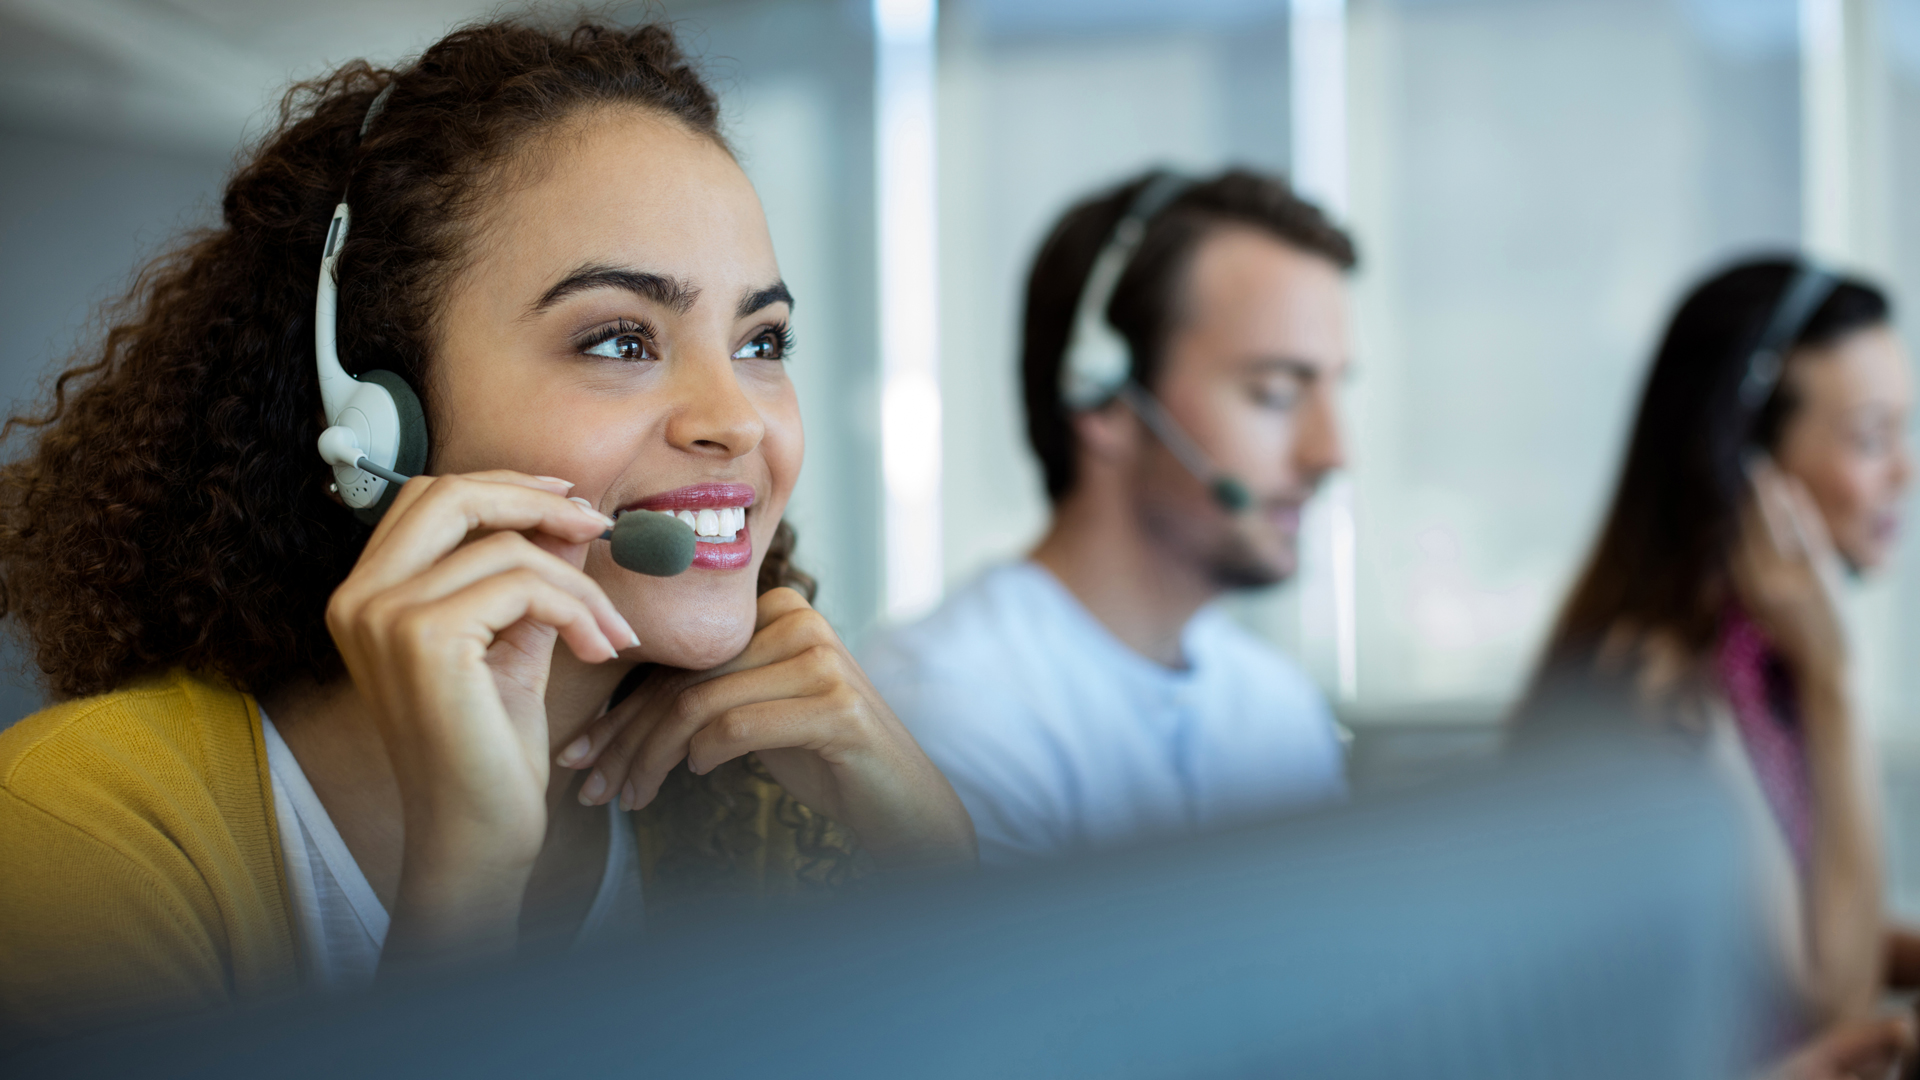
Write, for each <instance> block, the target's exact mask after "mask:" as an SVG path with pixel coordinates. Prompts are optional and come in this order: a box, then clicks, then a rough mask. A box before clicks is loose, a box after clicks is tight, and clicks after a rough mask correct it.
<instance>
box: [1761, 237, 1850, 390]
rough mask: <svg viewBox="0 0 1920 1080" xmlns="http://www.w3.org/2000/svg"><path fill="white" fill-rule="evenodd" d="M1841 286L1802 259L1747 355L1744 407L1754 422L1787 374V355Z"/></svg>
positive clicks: (1837, 279) (1822, 269)
mask: <svg viewBox="0 0 1920 1080" xmlns="http://www.w3.org/2000/svg"><path fill="white" fill-rule="evenodd" d="M1839 287H1840V276H1839V275H1838V274H1835V273H1834V272H1833V271H1831V270H1828V269H1827V268H1826V267H1824V266H1821V265H1820V264H1819V263H1817V262H1813V261H1811V260H1808V259H1801V260H1799V263H1798V265H1797V266H1796V267H1795V268H1794V272H1793V277H1792V278H1790V279H1789V280H1788V281H1787V287H1786V288H1785V289H1784V290H1782V291H1781V293H1780V299H1779V300H1777V301H1775V302H1774V305H1773V312H1772V313H1771V314H1769V315H1768V316H1767V323H1766V326H1765V328H1764V329H1762V330H1761V331H1760V337H1759V340H1757V341H1755V342H1754V345H1753V351H1752V352H1750V353H1748V354H1747V363H1746V371H1745V373H1744V374H1743V375H1742V376H1741V377H1740V407H1741V409H1742V410H1744V411H1745V413H1746V415H1747V419H1748V421H1749V422H1751V421H1752V420H1753V419H1754V418H1756V417H1758V416H1759V414H1760V410H1761V408H1763V407H1764V406H1765V405H1766V403H1767V399H1768V398H1770V397H1772V396H1773V391H1774V388H1775V387H1777V386H1779V385H1780V376H1781V375H1782V374H1783V373H1784V372H1785V371H1786V367H1787V354H1788V353H1791V352H1792V351H1793V345H1794V342H1796V341H1798V340H1800V335H1801V334H1803V333H1805V332H1806V329H1807V323H1808V322H1810V321H1811V320H1812V319H1813V315H1814V312H1816V311H1819V310H1820V305H1822V304H1824V303H1826V302H1827V300H1828V298H1829V297H1831V296H1832V295H1833V293H1834V290H1836V289H1838V288H1839Z"/></svg>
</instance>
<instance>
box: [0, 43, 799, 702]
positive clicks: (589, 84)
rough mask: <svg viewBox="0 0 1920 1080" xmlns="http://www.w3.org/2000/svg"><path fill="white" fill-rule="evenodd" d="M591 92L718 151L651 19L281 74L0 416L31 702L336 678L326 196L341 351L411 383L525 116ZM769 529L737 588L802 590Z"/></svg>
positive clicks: (341, 522) (680, 59)
mask: <svg viewBox="0 0 1920 1080" xmlns="http://www.w3.org/2000/svg"><path fill="white" fill-rule="evenodd" d="M388 88H391V90H392V93H391V94H390V95H389V98H388V101H387V103H386V106H385V108H384V110H383V111H382V112H381V113H380V115H379V118H378V120H377V122H376V123H374V124H373V125H372V127H371V129H370V130H369V131H368V132H367V134H366V136H365V137H364V138H362V137H361V133H360V129H361V125H362V121H363V119H364V118H365V117H366V115H367V111H368V107H369V105H370V104H371V103H372V101H373V99H374V97H375V96H376V95H378V94H379V93H381V91H382V90H385V89H388ZM610 106H625V107H640V108H645V109H649V110H653V111H655V112H657V113H660V114H663V115H665V116H669V117H672V118H673V119H675V120H677V121H678V122H679V123H681V124H683V125H685V126H686V127H687V128H688V129H689V130H692V131H694V132H697V133H699V134H702V135H705V136H707V137H709V138H711V139H713V140H714V141H715V142H716V143H719V144H720V145H722V146H725V145H726V144H725V141H724V139H723V138H722V136H721V134H720V130H719V106H718V103H717V100H716V99H715V97H714V94H713V92H712V91H711V90H710V89H709V88H708V87H707V85H706V84H705V82H704V81H703V80H702V78H701V76H700V74H699V72H698V71H696V70H695V68H694V66H693V64H692V63H691V62H690V61H689V59H688V58H687V56H686V55H685V54H684V53H683V52H682V50H681V48H680V46H679V45H678V44H677V42H676V41H675V40H674V35H673V32H672V30H670V29H669V28H667V27H665V26H662V25H659V24H648V25H642V26H638V27H633V28H622V27H612V26H606V25H600V24H597V23H594V22H580V23H578V24H575V25H568V26H565V27H560V28H555V27H549V26H543V25H540V24H539V23H537V22H534V21H531V20H528V19H525V18H520V19H505V20H498V21H491V22H487V23H482V24H476V25H471V26H467V27H464V28H462V29H459V30H456V31H454V32H453V33H452V34H449V35H448V36H447V37H446V38H444V39H443V40H441V41H440V42H439V43H438V44H435V45H434V46H432V47H431V48H429V49H428V50H427V51H426V52H425V53H423V54H422V55H421V56H420V57H419V59H418V60H416V61H415V62H414V63H412V64H410V65H408V66H405V67H402V68H398V69H381V68H375V67H373V66H371V65H369V64H367V63H365V62H364V61H360V62H355V63H351V64H348V65H346V66H345V67H342V68H340V69H339V70H337V71H335V72H334V73H333V74H331V75H328V76H326V77H325V78H321V79H316V80H313V81H311V82H305V83H300V84H298V85H295V86H294V87H293V88H292V89H290V90H289V91H288V92H287V94H286V96H285V97H284V98H283V99H282V102H281V107H280V120H279V124H278V125H277V127H276V128H275V130H274V131H272V132H271V133H270V134H268V135H266V136H265V137H264V138H263V139H262V140H261V141H260V142H259V143H258V144H257V146H256V147H255V148H254V149H253V150H252V152H251V153H250V154H249V155H248V156H247V157H246V158H245V160H244V163H243V164H242V165H241V166H240V167H239V169H238V170H237V171H236V173H235V174H234V176H233V178H232V180H231V181H230V182H229V183H228V184H227V188H226V192H225V195H224V197H223V199H222V201H221V222H220V224H219V225H218V226H217V227H215V228H212V229H207V230H203V231H201V232H199V233H196V234H194V235H191V236H189V237H188V238H186V239H185V241H184V242H183V244H182V245H181V246H180V247H179V248H177V249H176V250H174V251H173V252H172V253H171V254H168V255H166V256H164V257H162V258H160V259H158V260H156V261H155V262H154V263H152V264H151V265H150V266H148V267H147V268H146V269H145V270H144V271H143V272H142V273H141V274H140V276H139V277H138V279H137V280H136V282H135V284H134V285H133V287H132V289H131V290H130V291H129V292H128V294H127V295H126V296H125V297H124V298H123V299H122V300H121V301H120V302H119V304H118V305H117V306H116V307H115V308H114V309H112V311H111V313H110V317H109V323H110V329H109V330H108V331H107V333H106V335H105V340H104V341H102V342H99V343H98V344H97V345H94V346H89V347H88V348H86V349H85V350H83V351H82V352H81V353H80V354H79V355H77V356H76V357H75V358H74V360H73V362H72V363H71V365H70V366H69V367H68V368H67V369H66V370H65V371H64V372H63V373H62V374H61V375H60V376H59V377H58V379H57V380H56V381H55V382H54V384H53V387H52V393H51V401H50V402H49V403H48V404H47V405H46V407H45V408H44V410H43V411H41V412H39V413H37V414H33V415H25V416H15V417H13V418H12V419H11V420H9V421H8V423H7V425H6V428H5V429H4V430H3V431H0V440H4V439H5V438H7V437H9V436H12V435H13V434H14V433H15V431H16V429H18V430H21V431H24V432H26V433H28V434H29V435H30V436H31V440H32V445H31V446H30V447H29V448H27V450H26V451H25V452H24V453H23V454H22V455H21V456H19V457H18V458H16V459H15V460H14V461H13V462H11V463H10V464H8V465H7V466H5V468H4V469H0V615H10V616H12V617H13V619H14V628H15V630H16V632H19V631H21V630H24V632H25V634H26V635H27V637H28V638H29V639H30V641H31V648H32V653H31V654H32V657H33V659H34V661H35V662H36V663H37V664H38V666H39V668H40V670H41V672H42V673H43V674H44V679H45V683H46V685H47V688H48V689H49V690H50V691H51V692H52V693H53V694H55V695H56V696H61V697H74V696H81V695H87V694H96V693H103V692H106V691H108V690H111V689H114V688H115V687H118V686H120V685H123V684H124V683H126V682H128V681H130V680H132V679H135V678H138V677H140V676H142V675H146V674H149V673H152V672H156V671H160V670H165V669H168V668H173V667H185V668H188V669H191V670H195V671H200V672H205V673H210V674H216V675H219V676H222V677H225V678H226V679H228V680H230V681H232V682H233V683H234V684H235V685H237V686H239V687H240V688H242V689H245V690H249V691H251V692H253V693H255V694H264V693H269V692H271V691H272V690H273V689H274V688H275V687H277V686H279V685H281V684H283V683H284V682H286V681H287V680H290V679H295V678H301V677H306V678H312V679H315V680H322V681H324V680H327V679H330V678H333V677H335V676H337V675H338V674H339V673H340V672H341V670H342V669H341V661H340V657H339V654H338V652H337V651H336V650H335V648H334V643H333V639H332V638H331V637H330V636H329V635H328V633H327V629H326V624H325V618H324V613H325V609H326V604H327V599H328V597H329V596H330V595H331V594H332V593H333V591H334V589H335V588H336V587H337V586H338V585H339V584H340V582H341V581H342V580H343V579H344V578H345V577H346V576H347V572H348V571H349V570H350V569H351V568H352V566H353V564H354V561H355V560H356V559H357V558H358V557H359V555H360V551H361V548H362V546H363V545H364V544H365V542H366V539H367V537H368V535H369V533H370V529H369V528H368V527H367V526H365V525H363V524H361V523H360V522H359V521H357V520H355V518H354V516H353V515H352V514H351V513H349V512H348V511H346V510H345V509H343V508H342V507H341V505H340V504H339V503H338V502H337V501H336V500H335V499H334V497H333V496H332V495H331V494H330V493H329V489H328V483H329V480H330V478H331V474H330V471H329V469H328V467H327V466H326V465H325V464H324V463H323V462H322V461H321V460H320V458H319V456H318V455H317V454H316V453H315V452H314V443H315V440H316V439H317V438H318V437H319V434H320V430H321V428H322V426H323V424H324V421H323V415H322V408H321V403H320V394H319V386H318V383H317V380H316V378H315V374H314V370H315V369H314V353H313V323H312V318H313V305H314V291H315V278H316V268H317V267H318V266H319V263H320V248H321V244H322V242H323V240H324V238H325V233H326V231H327V226H328V222H329V220H330V217H331V213H332V210H333V207H334V204H335V203H338V202H340V201H341V200H342V193H343V192H344V193H345V197H346V201H348V202H350V203H351V205H352V206H353V207H354V221H353V232H352V234H351V237H350V238H349V239H348V240H347V242H346V244H345V246H344V248H343V250H342V252H341V255H340V259H339V278H340V311H341V316H340V321H339V341H340V351H341V356H342V358H343V361H344V362H345V363H346V366H347V368H348V370H349V371H352V372H353V373H355V374H359V373H362V372H365V371H367V370H369V369H374V368H384V369H386V370H389V371H394V372H397V373H399V374H401V375H402V376H404V377H405V378H406V379H407V381H408V382H409V383H410V384H411V385H413V386H415V387H421V388H424V387H426V386H427V385H428V381H427V380H426V379H425V375H426V370H425V369H426V366H427V362H428V356H429V354H430V352H431V345H432V343H433V340H434V329H433V323H434V318H435V314H436V312H437V311H438V310H439V303H438V300H439V297H440V295H441V293H442V292H443V290H444V286H445V283H446V281H447V279H448V278H449V276H450V275H452V274H453V273H455V272H456V271H457V270H458V269H459V268H460V266H461V260H462V258H463V248H464V245H465V243H466V239H467V236H468V235H469V233H470V232H471V229H470V223H471V221H472V219H473V217H474V215H475V213H476V211H477V210H478V208H479V207H480V206H481V204H482V203H483V202H484V200H485V199H486V198H488V197H489V195H490V194H491V193H492V192H493V190H494V189H495V187H496V186H497V185H498V183H499V182H500V180H501V177H502V174H503V172H504V171H505V170H504V167H505V166H506V165H507V164H508V163H509V162H510V161H512V160H513V158H514V155H515V153H516V151H518V150H520V149H522V148H524V147H526V146H527V145H528V144H529V143H530V142H531V141H532V140H533V139H534V138H535V137H536V136H537V135H538V134H540V133H541V132H542V131H549V130H551V129H552V128H553V126H554V125H555V124H557V123H559V122H561V121H563V120H565V119H567V118H569V117H572V116H575V115H577V114H579V113H580V112H581V111H582V110H585V109H591V108H598V107H610ZM427 404H428V423H429V429H431V423H432V410H431V402H430V401H429V402H428V403H427ZM793 545H794V537H793V533H792V530H791V529H790V528H788V527H787V526H786V525H785V524H784V523H782V525H781V526H780V528H779V530H778V531H777V533H776V535H775V537H774V540H773V542H772V545H771V550H770V551H769V552H768V555H767V557H766V560H765V563H764V564H763V566H762V569H761V575H760V585H761V589H762V591H765V590H766V589H768V588H771V587H774V586H776V585H794V586H796V587H799V588H800V589H801V590H802V591H803V592H804V593H806V594H807V595H808V596H809V597H811V596H812V593H813V587H812V582H811V581H810V580H809V579H807V578H806V577H805V575H802V574H799V573H798V572H797V571H795V570H794V569H793V567H792V565H791V562H790V558H791V554H792V550H793Z"/></svg>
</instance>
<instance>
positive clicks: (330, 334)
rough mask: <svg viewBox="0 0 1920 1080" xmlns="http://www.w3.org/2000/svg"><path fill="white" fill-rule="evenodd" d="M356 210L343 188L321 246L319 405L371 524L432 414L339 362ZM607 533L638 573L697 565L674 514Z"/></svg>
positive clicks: (688, 532)
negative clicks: (343, 271)
mask: <svg viewBox="0 0 1920 1080" xmlns="http://www.w3.org/2000/svg"><path fill="white" fill-rule="evenodd" d="M392 93H393V84H392V83H388V84H387V85H386V88H385V89H383V90H381V91H380V93H379V95H378V96H376V97H375V98H374V99H373V104H371V105H369V106H367V116H366V119H364V120H362V121H360V138H362V139H365V138H366V137H367V130H368V129H369V128H371V127H372V126H373V121H374V118H375V117H377V116H379V115H380V111H381V110H382V109H384V108H386V107H387V96H388V95H390V94H392ZM352 219H353V215H352V213H351V212H349V211H348V209H347V200H346V196H345V194H344V193H343V194H342V195H341V198H340V205H338V206H336V207H334V208H333V220H332V221H331V222H330V223H328V225H327V242H326V245H325V246H324V247H323V248H322V249H321V252H320V285H319V287H318V288H317V289H316V290H315V291H314V299H313V354H314V359H315V362H316V363H317V364H318V366H319V369H320V404H321V406H322V408H324V409H325V410H326V414H327V425H328V426H327V429H326V430H325V431H322V432H321V433H320V456H321V458H323V459H324V460H325V461H326V462H327V464H329V465H332V466H333V489H334V491H336V492H338V493H339V495H340V498H341V500H342V501H344V502H345V503H346V504H347V505H348V506H350V507H352V508H353V513H354V516H355V517H357V518H359V519H360V520H361V521H364V522H366V523H367V524H369V525H375V524H378V523H379V521H380V516H381V515H382V514H385V513H386V512H387V507H389V506H391V505H393V497H394V496H395V495H397V494H399V491H400V485H401V484H404V483H406V482H407V481H408V480H411V479H413V478H414V477H415V476H418V475H420V473H421V472H423V471H425V469H426V467H427V414H426V412H425V410H423V409H421V408H420V397H419V395H417V394H415V393H414V392H413V387H411V386H408V385H407V380H405V379H403V378H401V377H400V376H398V375H396V374H394V373H393V372H391V371H378V370H376V371H369V372H367V373H366V375H365V376H364V377H362V378H359V379H356V378H354V377H353V376H351V375H349V374H347V369H346V368H344V367H342V366H341V365H340V351H339V348H338V346H337V345H336V343H335V339H336V336H337V326H336V323H337V320H338V317H339V308H340V283H339V270H338V268H337V263H338V262H339V259H340V249H341V247H343V246H344V245H345V244H346V242H347V225H348V224H349V223H350V222H351V221H352ZM619 518H620V519H619V521H618V522H616V523H615V524H614V526H613V528H611V529H608V530H607V531H606V532H605V533H603V534H601V537H600V538H601V539H602V540H607V541H610V542H611V543H612V545H613V549H612V550H613V561H614V562H615V563H617V564H618V565H620V566H622V567H624V568H626V569H628V570H632V571H633V572H635V573H638V574H650V575H652V576H654V577H671V576H673V575H674V574H678V573H680V572H681V571H683V570H685V569H686V568H687V567H688V566H690V565H692V563H693V557H694V552H695V545H696V543H697V541H696V540H695V539H694V535H693V529H692V528H690V527H689V526H688V525H686V524H685V523H684V522H682V521H680V520H679V519H677V518H675V517H674V516H673V515H672V514H662V513H658V512H656V511H652V510H632V511H628V512H627V513H625V514H621V515H619Z"/></svg>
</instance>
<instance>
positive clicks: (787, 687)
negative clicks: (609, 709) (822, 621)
mask: <svg viewBox="0 0 1920 1080" xmlns="http://www.w3.org/2000/svg"><path fill="white" fill-rule="evenodd" d="M835 666H836V665H835V657H834V656H833V655H831V654H830V652H829V650H826V649H824V648H814V649H807V650H804V651H802V652H801V653H799V654H798V655H794V656H790V657H788V658H787V659H785V660H782V661H780V662H778V663H773V664H768V665H765V666H763V667H758V668H753V669H751V670H748V671H740V672H735V673H733V674H731V675H726V676H722V677H720V678H717V679H712V680H710V681H707V682H703V683H700V684H698V685H696V686H690V687H688V688H686V689H685V690H682V691H681V692H680V693H679V694H678V695H677V696H676V697H675V698H673V700H672V706H671V708H669V709H668V710H667V711H666V713H665V714H664V715H662V716H661V717H660V718H659V719H658V720H656V721H654V722H652V723H647V724H630V725H628V726H626V727H624V728H622V729H621V730H620V731H619V732H618V733H616V734H615V735H614V737H613V739H612V740H611V741H609V743H608V744H607V747H606V749H605V750H604V751H602V752H601V754H600V756H599V759H598V760H597V762H596V763H595V765H594V767H593V773H592V774H591V775H590V776H588V778H587V780H586V781H585V783H584V784H583V785H582V786H581V801H583V802H588V803H594V802H599V801H604V800H606V799H610V798H612V797H613V795H614V793H615V792H614V789H615V785H616V784H620V785H621V791H622V793H623V795H624V798H623V801H622V804H623V806H625V808H626V809H638V808H639V807H642V806H645V805H646V804H647V803H649V802H651V801H653V797H654V795H656V794H658V793H659V790H660V785H661V784H663V783H665V782H666V778H667V774H668V773H670V772H672V771H673V767H674V766H675V765H678V764H679V763H680V762H681V761H683V760H685V761H688V764H689V766H690V767H691V766H692V764H693V762H691V761H690V760H689V759H688V752H689V747H690V746H691V744H692V742H693V739H694V737H695V736H696V735H698V734H699V733H700V732H701V731H702V730H703V729H704V728H706V727H707V726H708V725H709V724H711V723H713V722H715V721H716V720H717V719H718V718H719V717H721V716H724V715H726V714H728V713H730V712H733V711H735V710H738V709H740V708H742V707H745V706H749V705H759V704H765V703H775V704H777V703H782V702H784V703H786V705H789V706H795V703H796V699H801V698H807V697H812V696H815V695H819V694H823V693H826V692H828V691H830V690H832V689H833V688H834V687H835V686H836V685H837V680H836V679H835V677H834V668H835ZM796 707H797V706H796ZM722 760H726V759H722ZM703 764H704V768H702V769H700V770H698V771H702V772H704V771H706V770H707V769H711V768H713V767H714V766H715V765H718V764H720V761H706V762H704V763H703ZM622 778H624V780H625V783H624V784H621V781H622Z"/></svg>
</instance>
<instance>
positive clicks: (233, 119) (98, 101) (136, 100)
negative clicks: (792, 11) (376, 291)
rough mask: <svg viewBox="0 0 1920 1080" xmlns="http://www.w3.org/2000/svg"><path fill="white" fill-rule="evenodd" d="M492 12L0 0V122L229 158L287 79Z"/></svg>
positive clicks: (406, 5)
mask: <svg viewBox="0 0 1920 1080" xmlns="http://www.w3.org/2000/svg"><path fill="white" fill-rule="evenodd" d="M500 6H501V5H500V4H499V3H498V0H321V2H313V0H0V124H4V125H7V126H12V127H17V128H29V129H34V130H42V131H55V132H68V133H71V134H73V135H75V136H77V137H82V138H94V139H99V138H108V139H113V140H116V141H133V142H138V143H144V144H148V145H152V146H157V147H163V148H171V149H177V150H179V151H181V152H183V153H194V154H207V153H217V154H223V155H224V154H228V153H231V152H232V150H233V148H234V147H235V146H236V145H237V144H238V143H239V141H240V140H241V138H243V137H244V135H245V134H246V132H247V131H248V130H249V129H250V128H251V127H252V126H255V125H258V124H260V123H261V122H262V120H263V119H264V118H266V117H268V116H270V115H271V113H272V110H273V108H274V106H275V105H276V104H277V102H278V99H279V96H280V93H281V92H282V91H283V90H284V89H285V88H286V86H287V85H288V84H289V83H290V82H292V81H294V80H296V79H299V78H306V77H311V76H314V75H318V74H320V73H322V72H324V71H326V70H328V69H329V68H330V67H332V66H333V65H335V64H338V63H340V62H343V61H345V60H349V59H353V58H356V57H365V58H367V59H371V60H374V61H376V62H381V61H389V62H390V61H393V60H397V59H399V58H401V57H404V56H406V55H407V54H409V53H410V52H413V51H415V50H418V49H420V48H422V47H423V46H425V45H427V44H429V43H430V42H432V41H433V40H435V39H436V38H437V37H439V36H440V35H441V34H444V33H445V32H446V31H447V30H448V29H449V28H450V27H452V26H454V25H456V24H458V23H459V22H461V21H462V20H465V19H470V18H474V17H476V16H480V15H483V14H485V13H487V12H489V11H492V10H496V9H498V8H499V7H500ZM698 6H700V5H699V3H698V2H697V0H696V2H693V3H686V2H675V3H673V4H672V5H671V7H672V9H673V11H674V12H675V13H676V14H678V13H681V12H682V11H684V10H688V9H692V8H696V7H698Z"/></svg>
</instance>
